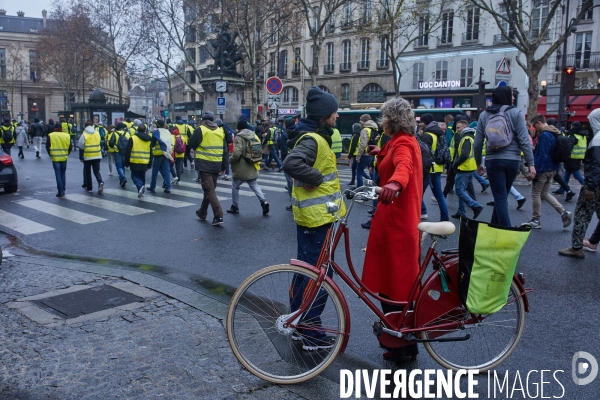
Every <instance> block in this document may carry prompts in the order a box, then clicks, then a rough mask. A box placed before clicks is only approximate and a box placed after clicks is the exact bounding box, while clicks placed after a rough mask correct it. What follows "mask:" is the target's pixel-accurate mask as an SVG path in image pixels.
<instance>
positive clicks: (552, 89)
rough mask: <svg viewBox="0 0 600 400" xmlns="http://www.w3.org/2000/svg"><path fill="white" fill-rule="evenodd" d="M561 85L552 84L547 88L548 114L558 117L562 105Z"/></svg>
mask: <svg viewBox="0 0 600 400" xmlns="http://www.w3.org/2000/svg"><path fill="white" fill-rule="evenodd" d="M560 86H561V85H560V83H551V84H549V85H547V86H546V114H547V115H558V104H559V103H560Z"/></svg>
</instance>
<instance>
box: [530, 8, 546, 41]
mask: <svg viewBox="0 0 600 400" xmlns="http://www.w3.org/2000/svg"><path fill="white" fill-rule="evenodd" d="M533 7H534V8H533V12H532V19H533V21H532V27H531V34H532V36H533V39H535V38H537V37H538V36H540V33H541V29H542V27H543V26H544V24H545V23H546V19H547V18H548V11H549V9H550V1H549V0H534V1H533Z"/></svg>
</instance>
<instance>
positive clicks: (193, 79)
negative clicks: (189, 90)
mask: <svg viewBox="0 0 600 400" xmlns="http://www.w3.org/2000/svg"><path fill="white" fill-rule="evenodd" d="M187 75H188V82H189V83H196V74H195V73H194V71H188V73H187Z"/></svg>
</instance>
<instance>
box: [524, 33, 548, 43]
mask: <svg viewBox="0 0 600 400" xmlns="http://www.w3.org/2000/svg"><path fill="white" fill-rule="evenodd" d="M538 37H540V33H539V32H535V31H533V32H531V33H530V34H529V40H531V41H533V40H536V39H537V38H538ZM542 40H550V35H549V34H548V31H546V32H544V37H542Z"/></svg>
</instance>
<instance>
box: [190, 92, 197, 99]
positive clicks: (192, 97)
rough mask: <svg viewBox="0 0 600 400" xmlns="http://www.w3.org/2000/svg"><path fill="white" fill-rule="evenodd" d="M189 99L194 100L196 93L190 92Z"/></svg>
mask: <svg viewBox="0 0 600 400" xmlns="http://www.w3.org/2000/svg"><path fill="white" fill-rule="evenodd" d="M190 101H196V93H194V92H190Z"/></svg>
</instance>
